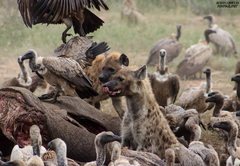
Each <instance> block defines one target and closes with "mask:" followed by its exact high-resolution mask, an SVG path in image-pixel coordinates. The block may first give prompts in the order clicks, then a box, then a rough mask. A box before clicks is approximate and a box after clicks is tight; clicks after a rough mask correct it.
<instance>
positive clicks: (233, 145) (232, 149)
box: [227, 128, 238, 156]
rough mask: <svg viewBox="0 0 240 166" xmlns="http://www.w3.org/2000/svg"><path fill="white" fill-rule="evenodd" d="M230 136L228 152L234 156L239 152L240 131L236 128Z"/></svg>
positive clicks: (231, 131)
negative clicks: (239, 139) (239, 136)
mask: <svg viewBox="0 0 240 166" xmlns="http://www.w3.org/2000/svg"><path fill="white" fill-rule="evenodd" d="M228 134H229V135H228V142H227V148H228V152H229V153H230V155H231V156H232V154H234V153H236V151H237V135H238V130H237V129H236V128H232V129H231V130H230V132H229V133H228Z"/></svg>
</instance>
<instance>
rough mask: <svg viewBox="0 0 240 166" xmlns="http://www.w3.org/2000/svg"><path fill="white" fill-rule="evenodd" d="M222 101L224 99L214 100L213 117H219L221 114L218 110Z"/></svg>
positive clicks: (221, 105)
mask: <svg viewBox="0 0 240 166" xmlns="http://www.w3.org/2000/svg"><path fill="white" fill-rule="evenodd" d="M223 103H224V99H221V100H219V101H217V102H216V104H215V108H214V110H213V117H220V114H221V113H220V111H221V109H222V107H223Z"/></svg>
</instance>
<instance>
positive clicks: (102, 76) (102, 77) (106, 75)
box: [98, 73, 111, 83]
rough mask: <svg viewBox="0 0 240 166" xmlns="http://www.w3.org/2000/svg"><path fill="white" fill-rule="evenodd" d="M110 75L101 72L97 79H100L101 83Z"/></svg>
mask: <svg viewBox="0 0 240 166" xmlns="http://www.w3.org/2000/svg"><path fill="white" fill-rule="evenodd" d="M110 77H111V75H110V74H107V73H102V74H101V75H100V76H98V79H99V81H101V82H102V83H106V82H108V81H109V79H110Z"/></svg>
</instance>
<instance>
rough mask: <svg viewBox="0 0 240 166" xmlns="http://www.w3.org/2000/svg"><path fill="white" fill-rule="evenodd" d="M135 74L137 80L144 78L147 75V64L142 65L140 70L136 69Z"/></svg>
mask: <svg viewBox="0 0 240 166" xmlns="http://www.w3.org/2000/svg"><path fill="white" fill-rule="evenodd" d="M134 76H135V78H136V79H137V80H139V81H141V80H144V79H145V78H146V76H147V65H144V66H143V67H140V68H139V69H138V70H136V71H134Z"/></svg>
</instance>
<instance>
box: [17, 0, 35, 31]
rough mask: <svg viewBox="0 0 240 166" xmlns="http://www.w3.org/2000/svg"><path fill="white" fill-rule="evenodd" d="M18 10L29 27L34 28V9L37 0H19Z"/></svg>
mask: <svg viewBox="0 0 240 166" xmlns="http://www.w3.org/2000/svg"><path fill="white" fill-rule="evenodd" d="M17 3H18V10H19V11H20V14H21V16H22V19H23V22H24V24H25V25H26V26H27V27H30V28H32V25H33V21H34V20H35V19H36V18H35V17H34V16H33V13H32V9H33V6H35V4H36V3H37V1H36V0H18V1H17Z"/></svg>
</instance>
